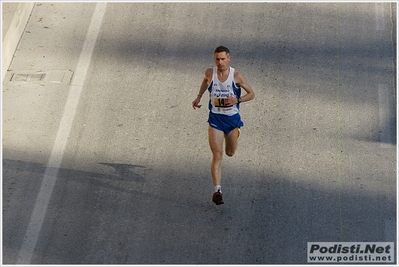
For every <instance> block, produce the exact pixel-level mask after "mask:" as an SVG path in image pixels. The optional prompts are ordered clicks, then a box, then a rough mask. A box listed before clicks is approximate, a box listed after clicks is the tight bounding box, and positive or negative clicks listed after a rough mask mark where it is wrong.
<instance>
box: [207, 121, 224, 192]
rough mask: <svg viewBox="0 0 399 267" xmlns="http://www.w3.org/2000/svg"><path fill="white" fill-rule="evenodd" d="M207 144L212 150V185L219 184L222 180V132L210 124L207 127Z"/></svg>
mask: <svg viewBox="0 0 399 267" xmlns="http://www.w3.org/2000/svg"><path fill="white" fill-rule="evenodd" d="M208 140H209V146H210V148H211V151H212V165H211V175H212V180H213V185H214V186H217V185H221V182H222V157H223V141H224V133H223V132H222V131H219V130H217V129H215V128H213V127H211V126H209V127H208Z"/></svg>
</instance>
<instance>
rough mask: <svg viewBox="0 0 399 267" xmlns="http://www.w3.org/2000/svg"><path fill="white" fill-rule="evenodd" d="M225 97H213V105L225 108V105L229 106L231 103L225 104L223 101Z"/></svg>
mask: <svg viewBox="0 0 399 267" xmlns="http://www.w3.org/2000/svg"><path fill="white" fill-rule="evenodd" d="M225 100H226V98H214V99H213V104H214V105H215V107H218V108H226V107H231V106H232V105H226V104H225V102H224V101H225Z"/></svg>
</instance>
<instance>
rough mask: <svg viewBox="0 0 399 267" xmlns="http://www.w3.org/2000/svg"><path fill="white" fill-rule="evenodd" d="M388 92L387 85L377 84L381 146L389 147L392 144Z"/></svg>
mask: <svg viewBox="0 0 399 267" xmlns="http://www.w3.org/2000/svg"><path fill="white" fill-rule="evenodd" d="M389 107H390V93H389V90H388V87H387V86H384V85H382V84H379V85H378V117H379V122H380V123H379V124H380V125H379V127H380V130H379V133H380V143H381V147H383V148H389V147H391V144H392V138H391V131H390V127H391V126H390V123H391V119H390V118H391V115H390V108H389Z"/></svg>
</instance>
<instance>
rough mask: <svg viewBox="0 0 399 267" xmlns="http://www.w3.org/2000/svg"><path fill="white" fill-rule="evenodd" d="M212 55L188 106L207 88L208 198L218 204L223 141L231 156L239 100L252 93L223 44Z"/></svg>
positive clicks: (235, 140)
mask: <svg viewBox="0 0 399 267" xmlns="http://www.w3.org/2000/svg"><path fill="white" fill-rule="evenodd" d="M213 56H214V61H215V64H216V67H214V68H208V69H207V70H206V71H205V77H204V79H203V81H202V83H201V86H200V90H199V93H198V96H197V98H196V99H195V100H194V101H193V102H192V106H193V108H194V109H196V108H200V107H201V106H202V105H200V104H199V103H200V101H201V97H202V95H203V94H204V93H205V91H206V90H208V91H209V96H210V100H209V119H208V123H209V127H208V139H209V146H210V148H211V151H212V164H211V175H212V180H213V185H214V186H215V193H214V194H213V196H212V201H213V202H215V204H216V205H221V204H224V201H223V197H222V188H221V182H222V166H221V163H222V156H223V142H224V141H226V147H225V152H226V155H227V156H229V157H232V156H233V155H234V153H235V151H236V149H237V146H238V137H239V135H240V127H242V126H244V123H243V122H242V121H241V117H240V113H239V109H240V103H242V102H247V101H250V100H252V99H254V97H255V93H254V91H253V90H252V88H251V87H250V86H249V85H248V83H247V81H246V79H245V78H244V76H243V75H242V74H241V73H239V72H238V71H235V70H234V69H233V68H232V67H230V66H229V62H230V60H231V55H230V51H229V49H228V48H227V47H224V46H219V47H217V48H216V49H215V51H214V53H213ZM241 88H242V89H244V90H245V91H246V94H245V95H244V96H241Z"/></svg>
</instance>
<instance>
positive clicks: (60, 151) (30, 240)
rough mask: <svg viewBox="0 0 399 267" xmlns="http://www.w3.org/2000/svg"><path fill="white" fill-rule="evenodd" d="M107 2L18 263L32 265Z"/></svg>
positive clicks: (90, 35)
mask: <svg viewBox="0 0 399 267" xmlns="http://www.w3.org/2000/svg"><path fill="white" fill-rule="evenodd" d="M106 6H107V4H106V3H97V5H96V8H95V10H94V13H93V16H92V19H91V22H90V26H89V28H88V31H87V34H86V39H85V42H84V44H83V48H82V51H81V53H80V56H79V61H78V64H77V67H76V71H75V75H74V77H73V79H72V82H71V86H70V88H69V95H68V99H67V101H66V104H65V107H64V112H63V115H62V117H61V121H60V126H59V128H58V132H57V135H56V138H55V141H54V145H53V148H52V150H51V154H50V158H49V161H48V164H47V168H46V170H45V172H44V176H43V181H42V184H41V187H40V191H39V194H38V196H37V199H36V202H35V205H34V208H33V211H32V215H31V218H30V221H29V224H28V227H27V230H26V233H25V236H24V240H23V243H22V246H21V249H20V251H19V254H18V258H17V264H29V263H30V262H31V260H32V257H33V253H34V250H35V247H36V243H37V241H38V238H39V235H40V231H41V228H42V225H43V222H44V218H45V215H46V211H47V207H48V204H49V202H50V199H51V195H52V193H53V189H54V186H55V183H56V181H57V175H58V170H59V168H60V166H61V163H62V158H63V155H64V151H65V148H66V145H67V142H68V137H69V134H70V132H71V128H72V123H73V120H74V118H75V113H76V109H77V106H78V103H79V98H80V95H81V92H82V90H83V85H84V81H85V79H86V73H87V70H88V68H89V65H90V61H91V57H92V54H93V50H94V46H95V44H96V41H97V36H98V33H99V31H100V28H101V24H102V20H103V17H104V14H105V10H106Z"/></svg>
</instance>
